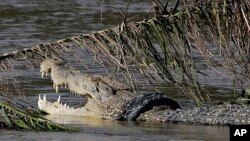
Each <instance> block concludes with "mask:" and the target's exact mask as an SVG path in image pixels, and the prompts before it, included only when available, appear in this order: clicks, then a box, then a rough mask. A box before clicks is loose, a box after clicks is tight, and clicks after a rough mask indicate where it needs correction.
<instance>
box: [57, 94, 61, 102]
mask: <svg viewBox="0 0 250 141" xmlns="http://www.w3.org/2000/svg"><path fill="white" fill-rule="evenodd" d="M57 102H58V103H60V102H61V96H60V95H59V96H58V99H57Z"/></svg>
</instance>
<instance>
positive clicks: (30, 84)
mask: <svg viewBox="0 0 250 141" xmlns="http://www.w3.org/2000/svg"><path fill="white" fill-rule="evenodd" d="M170 4H172V3H171V2H170ZM150 7H151V6H150V3H149V1H148V0H133V1H132V2H131V3H130V8H129V11H128V12H129V15H128V16H129V17H132V16H134V15H136V16H135V17H134V19H136V20H139V19H140V17H144V16H145V14H144V13H145V12H146V11H147V10H148V9H149V8H150ZM125 10H126V0H119V1H117V0H105V1H104V3H103V7H102V12H103V13H102V19H101V0H92V1H87V0H71V1H62V0H53V1H51V0H1V2H0V52H1V53H5V52H10V51H14V50H17V49H20V48H24V47H31V46H34V45H38V44H41V43H47V42H50V41H55V40H58V39H62V38H65V37H69V36H73V35H80V34H82V33H86V32H90V31H96V30H101V29H104V28H107V27H111V26H114V25H117V24H119V23H120V22H121V21H122V16H121V15H122V14H121V12H124V11H125ZM101 21H102V22H101ZM200 63H201V66H202V62H200ZM90 69H91V70H92V71H93V70H94V72H95V73H104V72H103V71H100V69H99V68H98V67H97V68H95V67H92V68H90ZM202 69H203V70H204V71H205V72H208V73H209V75H210V77H209V81H207V82H205V81H204V83H205V84H208V85H210V86H211V85H213V87H211V92H212V94H214V96H216V97H225V95H224V94H225V93H228V92H231V90H230V89H223V88H222V87H228V86H230V85H231V82H230V81H227V79H220V78H219V77H218V76H217V75H216V74H214V73H211V71H209V70H208V69H206V68H205V67H204V68H202ZM17 70H18V71H17V72H15V73H17V76H18V80H20V83H19V84H20V87H22V88H23V91H24V94H25V96H26V100H27V101H29V103H31V104H33V106H34V107H36V101H37V96H38V94H45V93H47V94H49V95H50V96H49V98H48V99H49V100H55V99H56V98H57V96H58V94H55V93H53V89H52V87H51V85H50V82H49V78H45V79H41V78H40V77H39V76H40V74H39V71H38V69H35V70H34V69H27V68H23V67H20V68H18V69H17ZM30 76H33V77H30ZM225 82H227V83H225ZM218 85H219V87H218ZM215 86H216V87H215ZM170 93H171V92H170ZM172 93H173V94H174V93H175V92H172ZM59 94H61V95H62V100H63V101H64V102H70V103H71V105H75V106H77V105H78V106H79V105H80V104H81V103H82V99H81V98H79V97H78V96H72V95H71V94H69V93H68V92H67V91H60V93H59ZM79 103H80V104H79ZM48 118H49V119H52V120H54V121H57V122H59V123H66V124H70V126H73V127H76V128H79V129H80V132H79V133H62V132H53V133H47V132H33V131H9V130H1V131H0V141H2V140H6V141H22V140H27V141H40V140H50V141H68V140H70V141H74V140H75V141H79V140H84V141H95V140H96V141H99V140H102V141H105V140H172V141H174V140H183V141H186V140H213V141H216V140H218V141H222V140H228V137H229V131H228V130H229V129H228V127H216V126H189V125H175V124H165V123H146V122H143V123H133V122H132V123H128V122H119V121H109V120H97V119H85V118H76V117H67V118H58V117H48Z"/></svg>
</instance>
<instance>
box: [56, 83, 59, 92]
mask: <svg viewBox="0 0 250 141" xmlns="http://www.w3.org/2000/svg"><path fill="white" fill-rule="evenodd" d="M58 91H59V87H58V85H56V93H58Z"/></svg>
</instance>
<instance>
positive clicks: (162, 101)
mask: <svg viewBox="0 0 250 141" xmlns="http://www.w3.org/2000/svg"><path fill="white" fill-rule="evenodd" d="M49 72H51V79H52V80H53V83H54V86H55V88H56V91H58V89H59V87H60V86H62V85H65V84H66V85H68V87H69V89H70V91H71V92H73V93H77V94H79V95H82V96H85V97H87V99H88V101H87V103H86V104H85V105H84V106H83V107H81V108H76V109H75V108H73V107H69V106H67V105H66V104H64V105H63V104H62V103H61V101H60V97H59V98H58V100H57V102H54V103H52V102H49V101H47V100H46V96H44V98H41V97H40V96H39V101H38V106H39V108H40V110H43V111H45V112H47V113H49V114H58V115H74V116H88V117H95V118H105V119H120V120H121V119H126V120H149V121H160V122H182V123H192V124H209V125H218V124H220V125H228V124H249V123H250V111H249V110H248V109H249V108H250V106H249V105H230V104H229V105H203V106H201V107H192V108H185V107H184V108H183V109H181V107H180V106H179V104H178V103H177V102H176V101H174V100H173V99H171V98H169V97H168V96H166V95H164V94H161V93H155V94H149V95H138V94H136V93H134V92H133V91H132V90H131V89H129V87H127V86H126V85H124V84H122V83H120V82H118V81H116V80H114V79H112V78H110V77H103V76H98V75H93V76H90V75H86V74H83V73H81V72H79V71H77V70H76V69H74V68H71V67H69V66H67V64H66V63H64V62H63V61H62V60H58V59H51V58H47V59H45V60H44V61H43V62H42V63H41V73H42V74H46V73H49ZM166 107H168V108H166ZM176 109H177V110H176Z"/></svg>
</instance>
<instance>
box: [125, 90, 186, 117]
mask: <svg viewBox="0 0 250 141" xmlns="http://www.w3.org/2000/svg"><path fill="white" fill-rule="evenodd" d="M160 105H166V106H169V107H170V108H171V109H173V110H176V109H178V108H179V109H180V108H181V107H180V105H179V104H178V102H176V101H175V100H174V99H172V98H171V97H169V96H167V95H166V94H163V93H153V94H146V95H143V96H142V97H139V98H138V99H136V100H135V101H133V102H132V103H131V105H130V106H129V107H128V109H127V110H126V112H125V114H124V119H126V120H136V119H137V118H138V117H139V116H140V114H141V113H144V112H146V111H148V110H151V109H152V108H153V107H155V106H160Z"/></svg>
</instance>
